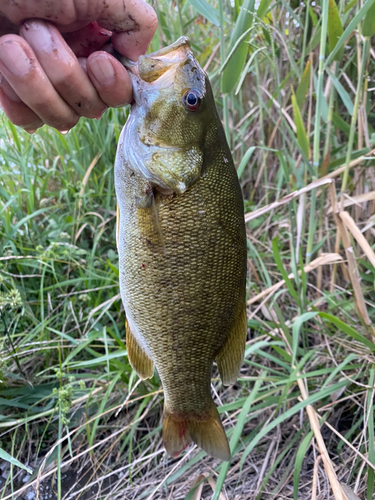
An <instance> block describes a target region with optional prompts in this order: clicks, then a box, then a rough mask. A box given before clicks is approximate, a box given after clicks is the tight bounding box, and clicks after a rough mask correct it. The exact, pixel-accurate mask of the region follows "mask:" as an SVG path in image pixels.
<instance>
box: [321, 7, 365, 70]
mask: <svg viewBox="0 0 375 500" xmlns="http://www.w3.org/2000/svg"><path fill="white" fill-rule="evenodd" d="M373 5H375V0H367V1H366V2H365V3H364V5H363V6H362V7H361V9H360V10H359V11H358V12H357V14H356V15H355V16H354V17H353V19H352V20H351V21H350V23H349V24H348V26H347V27H346V28H345V31H344V33H343V34H342V35H341V37H340V40H339V41H338V42H337V44H336V46H335V48H334V49H333V51H332V52H331V53H330V55H329V56H328V57H327V60H326V62H325V64H324V67H325V68H327V66H330V64H331V63H332V61H334V60H335V57H336V54H337V53H338V52H339V50H340V49H341V48H342V47H344V44H345V43H346V40H347V39H348V38H349V36H350V35H351V34H352V32H353V30H354V29H355V28H356V27H357V25H358V24H359V23H360V22H361V20H362V19H363V18H364V17H365V16H366V14H367V12H369V10H370V9H371V7H372V6H373Z"/></svg>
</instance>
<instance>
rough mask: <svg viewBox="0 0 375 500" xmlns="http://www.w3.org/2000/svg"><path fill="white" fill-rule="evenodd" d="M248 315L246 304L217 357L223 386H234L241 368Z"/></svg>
mask: <svg viewBox="0 0 375 500" xmlns="http://www.w3.org/2000/svg"><path fill="white" fill-rule="evenodd" d="M246 334H247V315H246V304H245V305H244V307H243V309H242V312H241V313H240V314H239V315H238V317H237V318H236V319H235V321H234V324H233V326H232V329H231V331H230V333H229V336H228V338H227V341H226V342H225V344H224V345H223V347H222V348H221V350H220V352H219V354H218V355H217V356H216V363H217V366H218V368H219V372H220V378H221V380H222V382H223V385H230V384H233V383H234V382H235V381H236V380H237V375H238V372H239V370H240V368H241V364H242V360H243V356H244V352H245V343H246Z"/></svg>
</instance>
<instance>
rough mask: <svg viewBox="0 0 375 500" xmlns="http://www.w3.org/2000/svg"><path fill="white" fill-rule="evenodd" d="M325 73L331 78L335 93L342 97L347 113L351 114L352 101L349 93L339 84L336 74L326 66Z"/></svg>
mask: <svg viewBox="0 0 375 500" xmlns="http://www.w3.org/2000/svg"><path fill="white" fill-rule="evenodd" d="M326 71H327V73H328V74H329V77H330V78H331V80H332V83H333V85H334V86H335V89H336V90H337V93H338V94H339V96H340V97H341V99H342V102H343V103H344V105H345V107H346V109H347V110H348V113H349V115H350V116H351V115H352V114H353V109H354V106H353V103H352V101H351V99H350V97H349V94H348V93H347V91H346V90H345V89H344V87H343V86H342V85H341V83H340V82H339V81H338V79H337V78H336V76H335V75H334V74H333V73H332V71H330V70H329V69H328V68H327V69H326Z"/></svg>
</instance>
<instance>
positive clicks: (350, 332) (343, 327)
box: [319, 312, 375, 351]
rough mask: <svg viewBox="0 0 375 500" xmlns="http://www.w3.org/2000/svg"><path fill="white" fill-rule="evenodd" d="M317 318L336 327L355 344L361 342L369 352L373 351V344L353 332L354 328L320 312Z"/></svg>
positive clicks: (374, 347) (374, 349)
mask: <svg viewBox="0 0 375 500" xmlns="http://www.w3.org/2000/svg"><path fill="white" fill-rule="evenodd" d="M319 316H320V317H321V318H323V319H326V320H328V321H330V322H331V323H333V324H334V325H335V326H337V328H339V329H340V330H342V331H343V332H344V333H346V334H347V335H349V336H350V337H352V339H354V340H356V341H357V342H361V343H362V344H364V345H365V346H366V347H368V348H369V349H370V350H371V351H375V344H373V343H372V342H371V340H369V339H367V338H366V337H364V336H363V335H361V334H360V333H358V332H357V331H356V330H354V328H352V327H351V326H349V325H348V324H346V323H344V321H341V319H338V318H336V317H335V316H333V315H332V314H328V313H325V312H320V313H319Z"/></svg>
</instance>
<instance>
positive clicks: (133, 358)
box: [125, 321, 154, 380]
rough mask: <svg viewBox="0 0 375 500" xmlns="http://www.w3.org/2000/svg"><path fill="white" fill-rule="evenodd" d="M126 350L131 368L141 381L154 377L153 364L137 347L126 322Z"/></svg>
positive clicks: (138, 346) (139, 347)
mask: <svg viewBox="0 0 375 500" xmlns="http://www.w3.org/2000/svg"><path fill="white" fill-rule="evenodd" d="M125 326H126V349H127V351H128V358H129V362H130V364H131V366H132V368H133V369H134V370H135V371H136V372H137V374H138V376H139V377H140V378H141V379H142V380H146V379H147V378H151V377H152V376H153V375H154V363H153V362H152V361H151V359H150V358H149V357H148V356H147V354H146V353H145V352H144V350H143V349H142V347H141V346H140V345H139V343H138V341H137V339H136V338H135V337H134V335H133V333H132V332H131V330H130V327H129V323H128V322H127V321H126V324H125Z"/></svg>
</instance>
